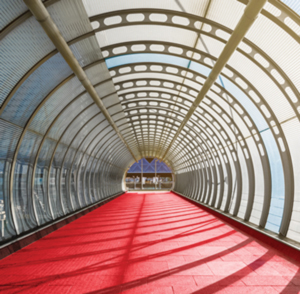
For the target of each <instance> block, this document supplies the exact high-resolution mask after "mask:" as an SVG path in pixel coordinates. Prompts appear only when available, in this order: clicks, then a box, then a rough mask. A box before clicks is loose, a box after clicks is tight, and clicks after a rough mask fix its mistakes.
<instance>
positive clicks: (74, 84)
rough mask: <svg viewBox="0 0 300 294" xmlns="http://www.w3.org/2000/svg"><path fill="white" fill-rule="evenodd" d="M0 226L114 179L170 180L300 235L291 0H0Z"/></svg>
mask: <svg viewBox="0 0 300 294" xmlns="http://www.w3.org/2000/svg"><path fill="white" fill-rule="evenodd" d="M0 11H1V17H0V30H1V31H0V107H1V108H0V154H1V157H0V230H1V234H0V242H1V244H2V245H3V244H4V245H5V244H7V243H8V242H11V241H12V240H14V239H17V238H20V237H21V236H24V235H26V234H28V233H29V232H33V231H36V230H38V229H39V228H42V227H43V226H45V225H48V224H51V223H53V222H55V221H56V220H59V219H62V218H63V217H65V216H68V215H70V214H72V213H74V212H76V211H79V210H81V209H83V208H85V207H89V206H91V205H93V204H95V203H98V202H99V201H102V200H104V199H108V198H109V197H112V196H115V195H118V194H120V193H122V192H123V189H124V179H125V176H126V173H127V170H128V169H129V168H130V166H132V165H133V164H134V162H137V161H139V160H140V159H141V158H157V159H159V160H161V161H164V162H165V163H166V165H167V166H169V167H170V169H171V170H172V172H173V174H174V187H173V190H174V191H175V192H177V193H180V194H182V195H184V196H186V197H188V198H190V199H192V200H193V201H196V202H200V203H202V204H204V205H206V206H208V207H211V208H212V209H214V210H216V211H219V212H220V213H223V214H226V215H228V216H229V217H231V218H234V219H236V220H238V221H242V222H245V223H247V224H248V225H249V226H252V227H254V228H256V229H257V230H261V231H263V232H265V233H269V234H270V235H272V236H280V238H281V239H283V240H285V241H286V242H289V243H291V244H294V246H296V247H297V246H298V247H299V242H300V178H299V177H300V164H299V162H300V152H299V150H300V93H299V91H300V58H299V52H300V16H299V13H300V5H299V2H298V1H296V0H283V1H279V0H269V1H265V0H260V1H259V0H250V1H248V0H226V1H225V0H202V1H199V0H165V1H161V0H151V1H143V0H141V1H134V0H126V1H120V0H109V1H106V0H46V1H40V0H24V1H23V0H10V1H7V0H0Z"/></svg>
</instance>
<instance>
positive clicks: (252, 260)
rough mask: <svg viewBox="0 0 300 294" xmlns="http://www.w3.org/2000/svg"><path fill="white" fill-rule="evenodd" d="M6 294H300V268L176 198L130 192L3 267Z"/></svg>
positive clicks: (1, 277) (0, 275) (0, 278)
mask: <svg viewBox="0 0 300 294" xmlns="http://www.w3.org/2000/svg"><path fill="white" fill-rule="evenodd" d="M0 281H1V282H0V292H1V293H55V294H60V293H99V294H104V293H105V294H108V293H138V294H148V293H162V294H173V293H176V294H177V293H178V294H185V293H206V294H207V293H237V294H242V293H255V294H259V293H268V294H272V293H286V294H287V293H300V270H299V264H296V263H293V262H291V261H288V260H287V259H285V257H284V256H283V255H282V254H280V253H279V252H277V251H276V250H274V249H273V248H270V247H268V246H266V245H264V244H262V243H260V242H259V241H257V240H255V239H253V238H252V237H251V236H248V235H245V234H243V233H241V232H238V231H236V230H235V229H234V228H232V227H230V226H229V225H227V224H225V223H224V222H222V221H220V220H219V219H217V218H216V217H214V216H212V215H210V214H209V213H207V212H206V211H204V210H201V209H200V208H199V207H197V206H196V205H194V204H192V203H190V202H188V201H186V200H185V199H183V198H181V197H180V196H177V195H175V194H173V193H170V192H160V193H155V192H148V193H126V194H124V195H122V196H120V197H118V198H116V199H114V200H113V201H111V202H109V203H107V204H105V205H104V206H101V207H100V208H98V209H96V210H94V211H93V212H91V213H89V214H87V215H85V216H83V217H81V218H80V219H78V220H76V221H74V222H72V223H70V224H69V225H67V226H65V227H63V228H61V229H59V230H57V231H55V232H54V233H52V234H50V235H48V236H46V237H44V238H43V239H41V240H39V241H37V242H35V243H33V244H31V245H30V246H27V247H25V248H24V249H22V250H20V251H18V252H16V253H15V254H12V255H11V256H9V257H7V258H5V259H3V260H2V261H0Z"/></svg>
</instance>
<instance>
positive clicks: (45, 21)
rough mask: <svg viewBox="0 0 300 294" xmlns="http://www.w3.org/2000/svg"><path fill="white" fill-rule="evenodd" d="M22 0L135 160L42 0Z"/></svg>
mask: <svg viewBox="0 0 300 294" xmlns="http://www.w3.org/2000/svg"><path fill="white" fill-rule="evenodd" d="M23 1H24V3H25V4H26V5H27V6H28V8H29V9H30V11H31V12H32V14H33V15H34V16H35V18H36V19H37V21H38V22H39V23H40V25H41V26H42V27H43V29H44V31H45V32H46V34H47V35H48V37H49V38H50V40H51V41H52V42H53V44H54V45H55V47H56V48H57V50H58V51H59V52H60V54H61V55H62V56H63V58H64V59H65V60H66V62H67V63H68V65H69V66H70V68H71V69H72V71H73V72H74V73H75V75H76V76H77V78H78V79H79V81H80V82H81V84H82V85H83V86H84V88H85V89H86V91H87V92H88V93H89V94H90V96H91V98H92V99H93V100H94V102H95V103H96V105H97V106H98V107H99V108H100V110H101V112H102V113H103V115H104V116H105V118H106V119H107V121H108V122H109V123H110V125H111V126H112V127H113V129H114V130H115V132H116V133H117V134H118V136H119V137H120V139H121V141H122V142H123V143H124V145H125V146H126V147H127V149H128V150H129V152H130V153H131V155H132V157H133V158H134V159H135V161H137V160H136V158H135V155H134V154H133V152H132V151H131V149H130V147H129V146H128V144H127V142H126V141H125V139H124V138H123V136H122V134H121V133H120V131H119V129H118V127H117V125H116V124H115V122H114V120H113V119H112V117H111V116H110V114H109V112H108V110H107V109H106V107H105V105H104V104H103V102H102V100H101V99H100V98H99V96H98V94H97V92H96V90H95V88H94V87H93V85H92V83H91V82H90V80H89V79H88V77H87V75H86V74H85V72H84V70H83V69H82V67H81V66H80V65H79V63H78V61H77V59H76V58H75V56H74V54H73V53H72V51H71V49H70V47H69V46H68V44H67V43H66V41H65V40H64V38H63V37H62V35H61V33H60V31H59V29H58V28H57V26H56V24H55V23H54V21H53V20H52V18H51V16H50V14H49V13H48V11H47V9H46V7H45V6H44V5H43V3H42V1H41V0H23Z"/></svg>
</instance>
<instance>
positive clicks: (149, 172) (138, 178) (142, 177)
mask: <svg viewBox="0 0 300 294" xmlns="http://www.w3.org/2000/svg"><path fill="white" fill-rule="evenodd" d="M125 181H126V188H127V190H148V189H149V190H153V189H154V190H171V189H172V187H173V173H172V170H171V169H170V167H168V166H167V165H166V164H165V163H164V162H163V161H160V159H158V158H153V157H145V158H142V159H140V160H139V161H138V162H135V163H134V164H133V165H132V166H131V167H130V169H129V170H128V171H127V174H126V179H125Z"/></svg>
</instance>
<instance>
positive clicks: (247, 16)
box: [162, 0, 267, 159]
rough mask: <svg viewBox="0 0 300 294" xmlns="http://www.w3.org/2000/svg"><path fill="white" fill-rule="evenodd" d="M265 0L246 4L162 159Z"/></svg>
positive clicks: (256, 0)
mask: <svg viewBox="0 0 300 294" xmlns="http://www.w3.org/2000/svg"><path fill="white" fill-rule="evenodd" d="M266 2H267V0H251V1H250V2H249V4H248V5H247V6H246V8H245V11H244V14H243V16H242V17H241V19H240V21H239V23H238V24H237V26H236V28H235V30H234V31H233V33H232V35H231V37H230V38H229V40H228V42H227V44H226V46H225V47H224V49H223V51H222V53H221V54H220V56H219V58H218V60H217V62H216V63H215V65H214V67H213V69H212V71H211V72H210V74H209V76H208V77H207V79H206V81H205V83H204V85H203V87H202V89H201V91H200V92H199V94H198V96H197V98H196V99H195V101H194V103H193V105H192V106H191V108H190V110H189V112H188V113H187V115H186V116H185V118H184V120H183V121H182V123H181V125H180V126H179V128H178V131H177V133H176V134H175V136H174V137H173V139H172V141H171V143H170V144H169V146H168V148H167V149H166V151H165V153H164V155H163V156H162V159H164V158H165V157H166V155H167V153H168V152H169V150H170V148H171V146H172V145H173V143H174V142H175V141H176V139H177V137H178V135H179V134H180V132H181V130H182V129H183V127H184V126H185V124H186V123H187V122H188V120H189V119H190V117H191V116H192V115H193V113H194V111H195V110H196V108H197V107H198V105H199V104H200V102H201V101H202V100H203V98H204V97H205V95H206V94H207V93H208V91H209V90H210V88H211V87H212V85H213V84H214V82H215V81H216V79H217V78H218V76H219V75H220V73H221V71H222V70H223V68H224V67H225V65H226V64H227V62H228V60H229V58H230V57H231V56H232V54H233V53H234V52H235V50H236V48H237V46H238V45H239V44H240V42H241V41H242V40H243V38H244V37H245V35H246V33H247V32H248V30H249V29H250V27H251V26H252V24H253V23H254V21H255V20H256V18H257V17H258V15H259V13H260V11H261V10H262V8H263V7H264V5H265V3H266Z"/></svg>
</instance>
